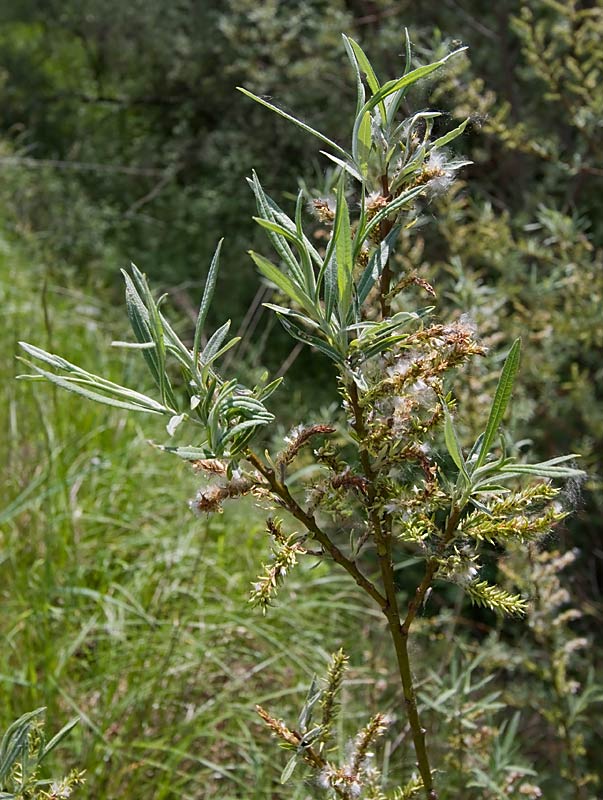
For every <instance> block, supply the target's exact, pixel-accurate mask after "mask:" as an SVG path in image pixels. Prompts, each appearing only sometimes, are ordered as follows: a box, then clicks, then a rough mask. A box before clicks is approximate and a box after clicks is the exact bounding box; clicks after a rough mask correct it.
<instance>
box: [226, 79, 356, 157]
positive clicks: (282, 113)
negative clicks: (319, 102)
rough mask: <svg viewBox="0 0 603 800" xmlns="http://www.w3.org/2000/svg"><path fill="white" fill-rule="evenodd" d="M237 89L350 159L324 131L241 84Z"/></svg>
mask: <svg viewBox="0 0 603 800" xmlns="http://www.w3.org/2000/svg"><path fill="white" fill-rule="evenodd" d="M237 89H238V90H239V92H242V93H243V94H244V95H245V96H246V97H249V98H251V100H255V102H256V103H259V104H260V105H261V106H265V107H266V108H269V109H270V111H274V113H275V114H278V115H279V117H283V118H284V119H286V120H289V122H292V123H293V124H294V125H297V127H298V128H301V129H302V130H303V131H306V133H311V134H312V136H316V138H317V139H320V141H321V142H324V143H325V144H327V145H328V146H329V147H332V148H333V150H335V152H336V153H339V155H340V156H343V158H345V159H349V156H348V154H347V153H346V151H345V150H344V149H343V148H342V147H340V146H339V145H338V144H336V143H335V142H333V141H331V139H329V138H328V136H324V135H323V134H322V133H320V131H317V130H315V129H314V128H312V127H310V125H306V123H305V122H302V121H301V120H299V119H297V118H296V117H292V116H291V114H287V112H286V111H283V110H282V109H281V108H278V106H274V105H272V103H269V102H268V101H267V100H263V99H262V98H261V97H258V96H257V95H256V94H253V92H249V91H247V89H243V88H242V87H241V86H237Z"/></svg>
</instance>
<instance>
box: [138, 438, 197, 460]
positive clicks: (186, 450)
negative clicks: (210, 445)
mask: <svg viewBox="0 0 603 800" xmlns="http://www.w3.org/2000/svg"><path fill="white" fill-rule="evenodd" d="M150 444H152V445H153V447H156V448H157V449H158V450H163V452H164V453H171V454H172V455H175V456H178V458H182V459H183V460H184V461H198V460H199V459H202V458H207V457H208V453H207V450H206V449H205V448H204V447H172V446H171V445H166V444H156V443H155V442H150Z"/></svg>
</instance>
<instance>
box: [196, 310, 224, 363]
mask: <svg viewBox="0 0 603 800" xmlns="http://www.w3.org/2000/svg"><path fill="white" fill-rule="evenodd" d="M229 330H230V320H226V322H225V323H224V324H223V325H220V327H219V328H218V330H217V331H216V332H215V333H213V334H212V335H211V337H210V339H209V341H208V342H207V344H206V345H205V347H204V349H203V352H202V353H201V354H200V356H199V361H200V363H201V366H202V367H205V366H207V364H208V363H209V362H210V361H212V360H213V358H214V356H215V354H216V353H217V352H218V350H219V349H220V345H221V344H222V342H223V341H224V339H225V338H226V336H227V334H228V331H229Z"/></svg>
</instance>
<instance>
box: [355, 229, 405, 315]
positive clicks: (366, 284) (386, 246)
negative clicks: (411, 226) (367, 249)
mask: <svg viewBox="0 0 603 800" xmlns="http://www.w3.org/2000/svg"><path fill="white" fill-rule="evenodd" d="M401 230H402V227H401V226H400V225H395V226H394V227H393V228H392V229H391V231H390V232H389V233H388V234H387V236H386V237H385V239H383V240H382V241H381V242H379V244H378V245H377V247H376V248H375V250H374V251H373V253H372V254H371V257H370V258H369V262H368V264H367V265H366V267H365V268H364V272H363V273H362V275H361V276H360V280H359V281H358V286H357V288H356V292H357V295H358V304H359V305H362V304H363V303H364V301H365V300H366V298H367V297H368V295H369V292H370V291H371V289H372V288H373V286H374V285H375V282H376V281H378V280H379V278H380V277H381V273H382V272H383V270H384V269H385V265H386V264H387V262H388V261H389V259H390V257H391V255H392V252H393V249H394V247H395V246H396V241H397V240H398V236H399V234H400V231H401Z"/></svg>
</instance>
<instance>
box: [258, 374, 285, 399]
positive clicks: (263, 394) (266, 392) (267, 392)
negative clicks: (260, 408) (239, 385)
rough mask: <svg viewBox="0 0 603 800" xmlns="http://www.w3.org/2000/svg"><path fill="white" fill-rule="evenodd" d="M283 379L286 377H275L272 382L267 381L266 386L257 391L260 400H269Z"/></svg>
mask: <svg viewBox="0 0 603 800" xmlns="http://www.w3.org/2000/svg"><path fill="white" fill-rule="evenodd" d="M283 380H284V378H275V379H274V380H273V381H270V383H267V384H266V386H264V387H262V388H261V389H259V390H258V393H257V398H258V400H261V401H262V402H264V400H267V399H268V398H269V397H270V396H271V395H272V394H274V392H275V391H276V390H277V389H278V387H279V386H280V385H281V383H282V382H283Z"/></svg>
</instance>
